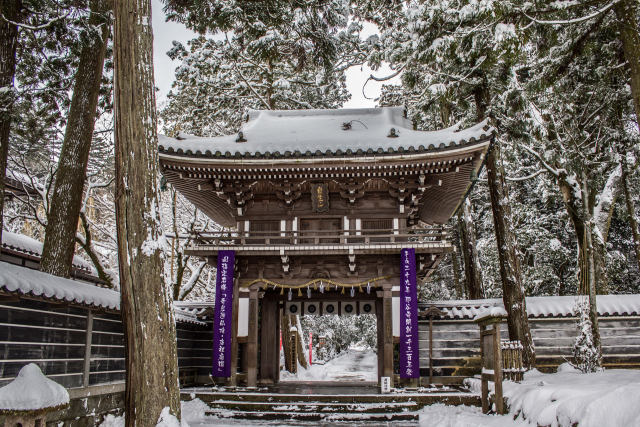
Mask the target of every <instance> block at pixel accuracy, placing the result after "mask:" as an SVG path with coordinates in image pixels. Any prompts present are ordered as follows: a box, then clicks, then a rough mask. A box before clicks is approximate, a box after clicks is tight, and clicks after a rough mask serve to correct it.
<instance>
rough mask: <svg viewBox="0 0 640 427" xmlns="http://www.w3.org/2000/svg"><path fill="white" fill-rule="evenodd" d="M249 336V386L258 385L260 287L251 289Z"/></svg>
mask: <svg viewBox="0 0 640 427" xmlns="http://www.w3.org/2000/svg"><path fill="white" fill-rule="evenodd" d="M248 332H249V337H248V340H247V386H248V387H256V386H257V385H258V289H250V290H249V331H248Z"/></svg>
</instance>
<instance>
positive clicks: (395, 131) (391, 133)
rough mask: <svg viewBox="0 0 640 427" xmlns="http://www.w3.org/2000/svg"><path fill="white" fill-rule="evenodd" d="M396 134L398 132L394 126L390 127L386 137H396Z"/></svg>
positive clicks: (397, 134) (398, 134)
mask: <svg viewBox="0 0 640 427" xmlns="http://www.w3.org/2000/svg"><path fill="white" fill-rule="evenodd" d="M398 136H400V132H398V131H397V130H396V128H391V129H390V130H389V135H387V137H388V138H397V137H398Z"/></svg>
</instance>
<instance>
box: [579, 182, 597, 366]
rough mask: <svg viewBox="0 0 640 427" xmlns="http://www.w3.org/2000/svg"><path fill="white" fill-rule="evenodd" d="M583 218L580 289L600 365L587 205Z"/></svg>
mask: <svg viewBox="0 0 640 427" xmlns="http://www.w3.org/2000/svg"><path fill="white" fill-rule="evenodd" d="M585 175H586V174H585V173H584V171H583V173H582V177H583V178H582V188H581V190H582V200H583V201H587V200H589V198H590V197H589V196H590V195H589V189H588V187H587V184H586V182H587V179H586V176H585ZM582 211H583V213H582V214H583V218H584V237H583V242H584V243H583V244H584V247H583V250H582V255H583V257H584V260H583V262H582V266H581V269H580V275H581V278H580V279H581V280H580V283H581V286H580V287H581V288H582V293H583V295H588V296H589V320H591V333H592V335H593V344H594V346H595V347H596V348H597V349H598V354H599V355H600V356H599V357H598V365H599V366H601V365H602V360H601V358H602V346H601V345H600V327H599V325H598V306H597V302H596V293H597V292H596V283H597V281H596V280H597V277H596V269H597V262H596V257H595V248H594V244H593V230H592V228H593V218H592V216H591V213H590V209H589V205H588V203H583V204H582Z"/></svg>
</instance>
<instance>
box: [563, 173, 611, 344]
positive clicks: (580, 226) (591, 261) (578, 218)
mask: <svg viewBox="0 0 640 427" xmlns="http://www.w3.org/2000/svg"><path fill="white" fill-rule="evenodd" d="M580 179H581V180H582V182H581V183H580V188H579V189H578V188H574V187H573V186H571V185H570V184H569V183H568V182H567V180H566V179H565V178H564V177H562V176H561V177H559V178H558V185H559V187H560V193H561V194H562V199H563V201H564V204H565V206H566V208H567V212H568V213H569V218H570V219H571V222H572V223H573V228H574V230H575V232H576V238H577V241H578V270H579V290H578V292H579V293H580V294H582V295H588V296H589V319H590V320H591V333H592V335H593V339H594V344H596V345H597V348H598V349H599V348H600V329H599V327H598V310H597V306H596V294H597V289H596V284H597V283H598V278H597V274H596V273H597V270H598V268H597V261H596V254H595V252H596V247H594V244H593V221H592V219H591V208H590V198H591V197H590V195H589V191H588V187H587V183H586V180H587V178H586V175H585V174H583V175H582V177H581V178H580ZM577 191H579V192H580V198H581V199H582V200H581V201H580V200H577V198H576V196H575V194H576V192H577ZM602 259H603V260H604V257H603V258H602Z"/></svg>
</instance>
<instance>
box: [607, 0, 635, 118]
mask: <svg viewBox="0 0 640 427" xmlns="http://www.w3.org/2000/svg"><path fill="white" fill-rule="evenodd" d="M638 8H639V6H638V0H621V1H619V2H618V3H616V5H615V6H614V7H613V9H614V10H615V12H616V18H617V19H618V30H619V31H620V40H621V41H622V50H623V51H624V57H625V59H626V60H627V63H628V64H629V74H630V76H629V85H630V86H631V97H632V98H633V106H634V108H635V110H636V124H637V125H638V127H639V128H640V32H638Z"/></svg>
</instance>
